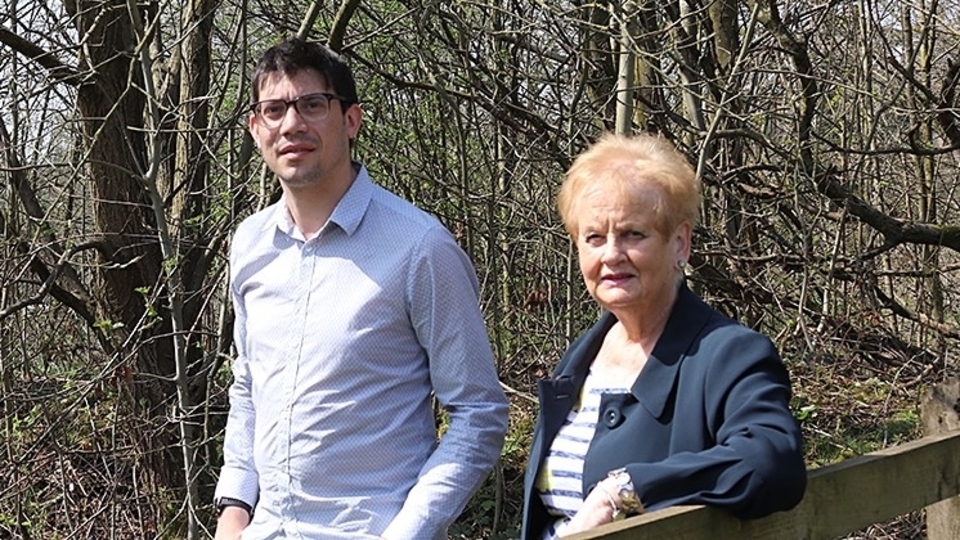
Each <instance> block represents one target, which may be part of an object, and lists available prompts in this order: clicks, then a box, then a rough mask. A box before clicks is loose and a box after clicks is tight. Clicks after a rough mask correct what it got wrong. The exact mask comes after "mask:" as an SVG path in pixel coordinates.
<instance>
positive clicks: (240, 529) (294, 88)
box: [215, 38, 507, 540]
mask: <svg viewBox="0 0 960 540" xmlns="http://www.w3.org/2000/svg"><path fill="white" fill-rule="evenodd" d="M252 92H253V102H254V105H253V107H252V108H251V112H250V115H249V121H248V124H249V129H250V133H251V134H252V135H253V139H254V141H255V142H256V144H257V147H258V148H259V149H260V152H261V153H262V155H263V159H264V161H265V162H266V163H267V165H268V166H269V167H270V168H271V169H272V170H273V172H274V173H276V175H277V176H278V177H279V179H280V185H281V187H282V190H283V197H282V198H281V200H280V201H279V202H278V203H277V204H275V205H273V206H271V207H269V208H267V209H265V210H263V211H261V212H259V213H257V214H255V215H253V216H252V217H250V218H248V219H246V220H245V221H244V222H243V223H241V225H240V226H239V228H238V229H237V231H236V234H235V235H234V239H233V244H232V247H231V255H230V277H231V292H232V295H233V301H234V306H235V310H236V324H235V341H236V347H237V352H238V356H237V358H236V360H235V362H234V365H233V373H234V383H233V385H232V386H231V388H230V414H229V417H228V420H227V430H226V438H225V441H224V466H223V470H222V473H221V476H220V481H219V483H218V484H217V489H216V494H215V497H216V503H217V507H218V510H219V514H220V516H219V518H218V521H217V536H216V537H217V538H218V539H228V538H229V539H236V538H243V539H244V540H250V539H257V540H262V539H280V538H297V539H301V538H302V539H311V540H312V539H327V538H330V539H336V538H386V539H389V540H409V539H433V538H445V536H446V529H447V526H448V525H449V524H450V523H451V522H452V521H453V520H454V519H455V518H456V517H457V516H458V515H459V513H460V512H461V511H462V510H463V507H464V505H465V504H466V502H467V500H468V499H469V498H470V496H471V495H472V494H473V493H474V491H475V490H476V489H477V487H478V486H479V485H480V483H481V482H482V481H483V479H484V478H485V477H486V475H487V474H488V473H489V471H490V469H491V468H492V466H493V464H494V462H495V461H496V459H497V457H498V456H499V454H500V449H501V447H502V444H503V435H504V432H505V430H506V422H507V420H506V418H507V405H506V399H505V397H504V395H503V391H502V390H501V388H500V385H499V381H498V380H497V374H496V370H495V368H494V365H493V357H492V354H491V351H490V344H489V341H488V337H487V334H486V330H485V327H484V323H483V319H482V317H481V314H480V310H479V307H478V302H477V288H478V285H477V278H476V275H475V273H474V270H473V267H472V265H471V263H470V261H469V259H468V258H467V256H466V255H465V254H464V253H463V251H462V250H461V249H460V248H459V247H458V246H457V245H456V243H455V241H454V240H453V238H452V237H451V235H450V234H449V232H448V231H447V230H446V229H444V228H443V226H442V225H440V223H439V222H438V221H437V220H435V219H434V218H432V217H430V216H429V215H427V214H426V213H424V212H422V211H420V210H418V209H416V208H415V207H414V206H413V205H411V204H410V203H408V202H406V201H403V200H401V199H400V198H398V197H396V196H395V195H393V194H391V193H389V192H388V191H386V190H384V189H382V188H380V187H378V186H376V185H375V184H373V183H372V182H371V180H370V177H369V175H368V173H367V170H366V169H365V168H364V167H363V166H361V165H360V164H358V163H355V162H353V161H351V158H350V150H351V146H352V141H353V140H354V139H355V138H356V136H357V133H358V131H359V129H360V122H361V117H362V112H361V109H360V106H359V104H358V100H357V94H356V86H355V83H354V80H353V76H352V74H351V72H350V69H349V68H348V67H347V65H346V64H345V63H344V62H343V61H342V59H341V58H340V57H339V56H337V55H336V54H335V53H333V52H331V51H330V50H329V49H327V48H325V47H323V46H322V45H318V44H315V43H307V42H305V41H303V40H300V39H296V38H294V39H290V40H288V41H285V42H283V43H280V44H279V45H277V46H275V47H273V48H271V49H270V50H268V51H267V52H266V53H265V54H264V56H263V58H262V59H261V60H260V63H259V64H258V66H257V69H256V71H255V73H254V76H253V90H252ZM432 395H435V396H436V398H437V399H438V400H439V402H440V404H441V405H442V406H443V407H444V409H445V410H446V411H447V413H448V415H449V423H448V425H447V429H446V431H445V433H444V435H443V436H442V437H441V438H440V440H439V443H438V442H437V434H436V426H435V422H434V415H433V410H432V398H431V396H432Z"/></svg>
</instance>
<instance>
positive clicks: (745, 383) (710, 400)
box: [521, 285, 807, 540]
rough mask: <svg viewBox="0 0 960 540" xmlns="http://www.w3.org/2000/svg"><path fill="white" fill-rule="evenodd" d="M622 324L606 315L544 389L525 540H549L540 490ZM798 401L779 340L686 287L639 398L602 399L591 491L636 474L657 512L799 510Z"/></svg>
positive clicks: (589, 474)
mask: <svg viewBox="0 0 960 540" xmlns="http://www.w3.org/2000/svg"><path fill="white" fill-rule="evenodd" d="M614 323H616V319H615V318H614V316H613V315H612V314H610V313H605V314H603V316H602V317H601V318H600V321H599V322H597V323H596V324H595V325H594V326H593V327H592V328H591V329H590V330H588V331H587V332H586V333H585V334H583V335H582V336H580V337H579V338H578V339H577V340H576V341H575V342H574V343H573V344H571V345H570V348H569V349H567V352H566V353H565V354H564V355H563V358H562V359H561V360H560V363H559V364H558V366H557V368H556V370H555V371H554V376H553V378H551V379H542V380H540V381H539V383H538V389H539V394H540V417H539V418H538V420H537V426H536V428H535V430H534V434H533V446H532V448H531V451H530V461H529V463H528V464H527V471H526V476H525V478H524V504H523V525H522V533H521V538H523V539H524V540H526V539H539V538H540V536H541V532H542V529H543V528H544V526H546V524H547V523H548V522H549V519H550V518H549V516H548V515H547V512H546V510H545V508H544V506H543V504H542V502H541V499H540V496H539V494H538V493H537V491H536V489H535V488H534V483H535V482H536V478H537V474H538V473H539V472H540V465H541V464H542V463H543V459H544V457H545V456H546V454H547V452H548V451H549V449H550V445H551V443H552V441H553V438H554V437H555V436H556V434H557V431H558V430H559V429H560V426H561V425H562V424H563V421H564V419H565V418H566V416H567V413H568V412H569V411H570V409H571V407H572V406H573V405H574V403H575V402H576V401H577V398H578V396H579V394H580V389H581V388H582V387H583V382H584V379H585V378H586V376H587V370H588V368H589V367H590V364H591V363H592V362H593V359H594V357H595V356H596V354H597V351H598V350H599V349H600V345H601V343H602V342H603V338H604V336H605V335H606V333H607V331H608V330H609V329H610V327H612V326H613V325H614ZM789 403H790V380H789V376H788V374H787V370H786V368H785V367H784V365H783V362H782V361H781V360H780V356H779V354H778V353H777V350H776V348H775V347H774V345H773V343H771V341H770V340H769V339H768V338H767V337H766V336H764V335H762V334H759V333H757V332H755V331H753V330H751V329H749V328H747V327H745V326H742V325H741V324H739V323H737V322H736V321H733V320H731V319H729V318H727V317H726V316H724V315H722V314H721V313H720V312H718V311H717V310H715V309H713V308H711V307H709V306H708V305H707V304H705V303H704V302H703V301H702V300H701V299H700V298H699V297H697V296H696V295H695V294H693V292H691V291H690V290H689V289H688V288H687V287H686V285H681V286H680V291H679V294H678V297H677V300H676V302H675V304H674V306H673V309H672V311H671V313H670V317H669V319H668V320H667V324H666V327H665V328H664V330H663V334H662V335H661V336H660V339H659V340H658V341H657V344H656V345H655V346H654V349H653V352H652V354H651V355H650V358H649V359H648V361H647V363H646V365H645V366H644V368H643V370H642V371H641V373H640V376H639V377H637V380H636V382H635V383H634V384H633V387H632V388H631V391H630V393H629V394H621V395H616V394H612V395H604V396H602V398H601V402H600V419H599V422H597V430H596V434H595V435H594V438H593V440H592V441H591V443H590V447H589V450H588V451H587V455H586V459H585V461H584V470H583V493H584V494H586V493H589V491H590V489H591V488H592V487H593V486H594V485H596V483H597V482H599V481H600V480H602V479H604V478H605V477H606V476H607V473H608V472H609V471H611V470H613V469H617V468H619V467H626V468H627V470H628V471H629V472H630V476H631V478H633V482H634V486H635V488H636V491H637V495H639V497H640V501H641V502H642V503H643V506H644V508H646V509H647V510H657V509H660V508H665V507H668V506H676V505H683V504H705V505H712V506H719V507H724V508H727V509H729V510H730V511H732V512H733V513H734V514H735V515H737V516H738V517H740V518H753V517H760V516H763V515H766V514H769V513H771V512H775V511H778V510H785V509H789V508H792V507H793V506H795V505H796V504H797V503H798V502H800V499H801V498H802V497H803V492H804V489H805V488H806V478H807V476H806V467H805V465H804V462H803V451H802V436H801V433H800V427H799V426H798V425H797V421H796V419H795V418H794V417H793V415H792V414H791V412H790V408H789Z"/></svg>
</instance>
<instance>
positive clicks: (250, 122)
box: [247, 112, 260, 150]
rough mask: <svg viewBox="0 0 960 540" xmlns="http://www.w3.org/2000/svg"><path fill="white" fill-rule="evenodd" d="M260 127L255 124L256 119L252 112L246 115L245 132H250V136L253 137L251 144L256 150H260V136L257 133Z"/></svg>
mask: <svg viewBox="0 0 960 540" xmlns="http://www.w3.org/2000/svg"><path fill="white" fill-rule="evenodd" d="M258 127H260V126H259V125H258V124H257V117H256V115H254V114H253V113H252V112H251V113H250V114H248V115H247V130H248V131H250V136H251V137H253V144H254V145H256V147H257V149H258V150H259V149H260V134H259V132H258V131H257V128H258Z"/></svg>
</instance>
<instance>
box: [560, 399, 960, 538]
mask: <svg viewBox="0 0 960 540" xmlns="http://www.w3.org/2000/svg"><path fill="white" fill-rule="evenodd" d="M958 412H960V384H958V383H957V382H956V381H954V382H952V383H948V384H947V385H942V386H941V387H938V388H937V389H934V390H933V391H932V392H931V393H928V395H927V398H926V399H925V402H924V413H923V415H924V426H925V429H926V432H927V433H933V434H931V435H928V436H927V437H924V438H922V439H919V440H917V441H913V442H910V443H906V444H902V445H899V446H895V447H892V448H887V449H885V450H881V451H879V452H874V453H871V454H867V455H864V456H860V457H856V458H853V459H849V460H846V461H843V462H841V463H838V464H835V465H830V466H827V467H823V468H820V469H815V470H812V471H810V473H809V476H808V483H807V492H806V494H805V495H804V498H803V500H802V501H801V502H800V504H799V505H797V507H796V508H794V509H793V510H791V511H789V512H778V513H776V514H773V515H770V516H767V517H765V518H762V519H756V520H749V521H741V520H738V519H737V518H735V517H733V516H732V515H730V514H729V513H727V512H725V511H723V510H720V509H717V508H710V507H704V506H685V507H676V508H668V509H665V510H660V511H657V512H651V513H649V514H645V515H642V516H637V517H633V518H629V519H626V520H623V521H618V522H615V523H611V524H608V525H604V526H602V527H598V528H596V529H594V530H591V531H588V532H586V533H581V534H578V535H574V536H571V537H569V538H570V540H595V539H601V538H602V539H604V540H638V539H643V540H650V539H660V538H676V539H683V540H698V539H711V540H733V539H736V540H743V539H751V540H752V539H770V540H791V539H806V540H820V539H830V538H836V537H838V536H842V535H845V534H847V533H850V532H852V531H856V530H859V529H863V528H865V527H867V526H869V525H872V524H874V523H880V522H884V521H888V520H891V519H894V518H896V517H897V516H901V515H903V514H906V513H909V512H911V511H914V510H919V509H921V508H926V509H927V534H928V538H929V539H930V540H957V539H960V431H958V428H960V423H958ZM938 431H943V433H938V434H937V432H938Z"/></svg>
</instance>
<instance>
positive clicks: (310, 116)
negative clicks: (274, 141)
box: [257, 94, 331, 126]
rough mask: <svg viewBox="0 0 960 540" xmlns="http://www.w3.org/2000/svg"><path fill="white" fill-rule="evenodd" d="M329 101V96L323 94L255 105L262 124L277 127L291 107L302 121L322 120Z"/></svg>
mask: <svg viewBox="0 0 960 540" xmlns="http://www.w3.org/2000/svg"><path fill="white" fill-rule="evenodd" d="M330 99H331V96H327V95H325V94H308V95H305V96H300V97H298V98H296V99H291V100H290V101H284V100H282V99H268V100H264V101H261V102H260V103H258V104H257V113H258V115H259V116H260V118H261V119H262V121H263V122H264V123H266V124H269V125H271V126H274V125H279V124H280V123H281V122H283V117H284V116H286V115H287V109H288V108H289V107H290V105H293V106H294V108H295V109H296V110H297V113H298V114H299V115H300V116H301V117H303V119H304V120H307V121H314V120H323V119H324V118H325V117H326V116H327V113H329V112H330Z"/></svg>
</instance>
